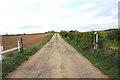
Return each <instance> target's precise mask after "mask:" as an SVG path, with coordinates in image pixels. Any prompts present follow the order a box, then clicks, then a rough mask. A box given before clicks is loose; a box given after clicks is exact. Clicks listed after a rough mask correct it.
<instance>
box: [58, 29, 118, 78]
mask: <svg viewBox="0 0 120 80" xmlns="http://www.w3.org/2000/svg"><path fill="white" fill-rule="evenodd" d="M94 32H95V31H90V32H78V31H69V32H68V31H61V32H60V35H61V36H62V37H63V38H64V40H65V41H67V42H68V43H70V44H71V45H72V46H73V47H74V48H75V49H76V50H77V51H79V52H80V53H81V54H82V55H83V56H85V57H86V58H87V59H88V60H90V61H91V63H93V64H94V65H95V66H96V67H97V68H98V69H100V70H101V71H102V73H104V74H105V75H107V76H109V77H110V78H118V62H119V61H120V60H118V56H119V55H118V52H119V51H118V45H119V41H120V40H119V39H120V36H119V35H118V33H120V30H119V29H114V30H112V29H111V30H105V31H97V32H98V34H99V41H98V49H97V50H94V49H93V47H94V44H93V37H94V36H95V35H94ZM115 35H116V36H115ZM113 36H114V38H113Z"/></svg>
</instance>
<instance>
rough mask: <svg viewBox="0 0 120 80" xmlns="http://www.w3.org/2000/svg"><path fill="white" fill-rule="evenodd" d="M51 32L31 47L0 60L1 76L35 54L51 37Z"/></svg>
mask: <svg viewBox="0 0 120 80" xmlns="http://www.w3.org/2000/svg"><path fill="white" fill-rule="evenodd" d="M52 36H53V34H50V35H49V36H48V37H47V38H45V39H44V40H43V41H42V42H40V43H39V44H37V45H36V46H33V47H31V48H27V49H25V50H24V51H23V52H21V53H20V52H17V53H16V54H14V55H12V56H10V57H7V58H6V59H5V60H3V61H2V77H5V76H7V75H8V74H9V73H10V72H11V71H13V70H15V69H16V68H17V67H18V66H19V65H20V64H21V63H23V62H24V61H26V60H28V59H29V57H30V56H31V55H33V54H35V53H36V52H37V51H38V50H39V49H41V48H42V47H43V46H44V45H45V44H46V43H47V42H48V41H49V40H50V39H51V38H52Z"/></svg>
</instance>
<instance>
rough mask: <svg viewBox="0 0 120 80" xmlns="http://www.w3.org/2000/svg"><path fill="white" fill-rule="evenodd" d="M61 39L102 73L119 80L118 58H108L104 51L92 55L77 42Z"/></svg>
mask: <svg viewBox="0 0 120 80" xmlns="http://www.w3.org/2000/svg"><path fill="white" fill-rule="evenodd" d="M61 37H62V38H63V39H64V40H65V41H66V42H68V43H69V44H70V45H72V46H73V47H74V48H75V49H76V50H77V51H78V52H80V53H81V54H82V55H83V56H85V57H86V58H87V59H88V60H89V61H90V62H91V63H92V64H93V65H94V66H96V67H97V68H98V69H99V70H101V72H102V73H103V74H105V75H107V76H108V77H109V78H111V79H113V80H114V79H115V80H117V79H118V58H116V57H113V56H108V55H106V53H104V51H99V52H94V53H92V52H91V51H89V50H83V49H82V48H81V47H80V46H79V45H77V44H76V43H75V41H73V40H70V39H69V38H65V37H63V36H62V35H61Z"/></svg>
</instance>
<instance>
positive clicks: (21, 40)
mask: <svg viewBox="0 0 120 80" xmlns="http://www.w3.org/2000/svg"><path fill="white" fill-rule="evenodd" d="M20 52H23V38H22V36H20Z"/></svg>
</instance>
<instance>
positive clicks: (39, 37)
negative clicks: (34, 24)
mask: <svg viewBox="0 0 120 80" xmlns="http://www.w3.org/2000/svg"><path fill="white" fill-rule="evenodd" d="M48 35H49V34H47V33H46V34H27V35H22V38H23V45H24V48H29V47H31V46H33V45H35V44H37V43H39V42H41V41H43V40H44V38H46V37H47V36H48ZM18 41H20V36H19V35H15V36H13V35H9V36H8V35H7V36H2V45H3V50H7V49H10V48H14V47H17V42H18Z"/></svg>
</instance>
